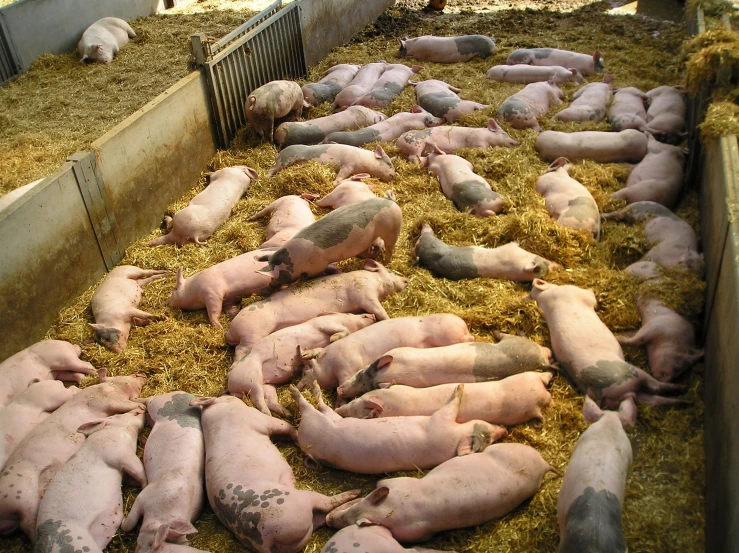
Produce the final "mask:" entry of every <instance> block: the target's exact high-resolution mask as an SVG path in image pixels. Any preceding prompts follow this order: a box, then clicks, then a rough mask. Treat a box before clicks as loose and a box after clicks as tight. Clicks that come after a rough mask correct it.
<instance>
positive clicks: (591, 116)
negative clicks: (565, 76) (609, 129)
mask: <svg viewBox="0 0 739 553" xmlns="http://www.w3.org/2000/svg"><path fill="white" fill-rule="evenodd" d="M612 81H613V75H606V76H605V77H603V82H600V83H590V84H586V85H585V86H583V87H581V88H579V89H578V90H577V91H576V92H575V94H573V96H572V98H573V100H574V101H573V102H572V104H571V105H570V107H568V108H565V109H563V110H562V111H560V112H559V113H557V114H556V115H555V116H554V117H553V118H552V119H553V120H554V121H565V122H572V121H592V122H593V123H599V122H600V121H603V119H605V118H606V108H607V107H608V103H609V102H610V101H611V98H613V87H612V86H611V82H612Z"/></svg>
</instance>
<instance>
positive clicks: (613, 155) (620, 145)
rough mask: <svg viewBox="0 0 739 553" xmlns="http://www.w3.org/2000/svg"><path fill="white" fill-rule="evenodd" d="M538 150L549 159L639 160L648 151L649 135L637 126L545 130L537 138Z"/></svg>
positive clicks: (605, 161) (608, 161)
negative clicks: (593, 129) (611, 130)
mask: <svg viewBox="0 0 739 553" xmlns="http://www.w3.org/2000/svg"><path fill="white" fill-rule="evenodd" d="M536 151H537V152H539V155H541V157H542V158H543V159H545V160H547V161H553V160H555V159H557V158H559V157H566V158H567V159H569V160H570V161H579V160H581V159H592V160H593V161H598V162H600V163H618V162H629V163H639V162H640V161H641V160H642V159H644V156H645V155H647V137H646V136H644V134H643V133H640V132H639V131H637V130H634V129H626V130H625V131H621V132H602V131H581V132H571V133H566V132H558V131H544V132H543V133H541V134H540V135H539V138H537V139H536Z"/></svg>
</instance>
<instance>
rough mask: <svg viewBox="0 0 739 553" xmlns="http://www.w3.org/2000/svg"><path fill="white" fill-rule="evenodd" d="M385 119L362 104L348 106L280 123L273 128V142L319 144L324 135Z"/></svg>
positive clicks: (383, 115)
mask: <svg viewBox="0 0 739 553" xmlns="http://www.w3.org/2000/svg"><path fill="white" fill-rule="evenodd" d="M385 119H387V116H386V115H385V114H383V113H380V112H379V111H373V110H371V109H369V108H367V107H364V106H350V107H348V108H347V109H345V110H344V111H342V112H340V113H334V114H332V115H327V116H326V117H318V118H317V119H311V120H310V121H302V122H299V121H295V122H287V123H282V124H281V125H280V126H279V127H277V130H275V142H276V143H277V144H278V145H279V146H280V147H281V148H285V147H287V146H292V145H293V144H306V145H310V144H319V143H320V142H323V140H324V139H325V138H326V136H328V135H330V134H332V133H336V132H339V131H354V130H357V129H361V128H364V127H367V126H369V125H374V124H375V123H379V122H380V121H384V120H385Z"/></svg>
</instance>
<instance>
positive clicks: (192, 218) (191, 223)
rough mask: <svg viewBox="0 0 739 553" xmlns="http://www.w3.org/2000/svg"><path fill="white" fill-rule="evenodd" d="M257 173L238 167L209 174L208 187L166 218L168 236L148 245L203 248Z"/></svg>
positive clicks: (249, 168)
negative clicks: (195, 246) (183, 207)
mask: <svg viewBox="0 0 739 553" xmlns="http://www.w3.org/2000/svg"><path fill="white" fill-rule="evenodd" d="M256 179H257V172H256V171H255V170H254V169H252V168H251V167H245V166H243V165H237V166H235V167H226V168H225V169H221V170H219V171H216V172H215V173H212V174H210V176H209V177H208V183H209V184H208V187H207V188H206V189H205V190H203V191H202V192H200V193H199V194H198V195H197V196H195V197H194V198H193V199H192V200H190V203H189V204H188V206H187V207H186V208H185V209H182V210H180V211H178V212H177V213H175V215H174V217H169V216H166V217H165V218H164V224H165V226H166V227H167V231H169V232H168V234H165V235H163V236H160V237H159V238H155V239H154V240H152V241H150V242H149V243H148V244H147V245H148V246H159V245H161V244H175V245H177V246H178V247H179V246H184V245H185V244H187V243H189V242H193V243H195V244H197V245H198V246H204V245H205V244H206V242H205V240H207V239H208V238H210V236H211V235H212V234H213V233H214V232H215V231H216V230H218V227H220V226H221V225H222V224H223V223H225V222H226V219H228V217H229V216H230V215H231V210H232V209H233V206H234V204H235V203H236V202H238V201H239V198H241V196H243V195H244V194H245V193H246V191H247V190H248V189H249V185H250V184H251V181H253V180H256Z"/></svg>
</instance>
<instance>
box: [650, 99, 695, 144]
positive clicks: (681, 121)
mask: <svg viewBox="0 0 739 553" xmlns="http://www.w3.org/2000/svg"><path fill="white" fill-rule="evenodd" d="M684 95H685V88H684V87H682V86H659V87H657V88H653V89H652V90H650V91H649V92H647V98H649V109H647V129H646V130H647V131H649V132H650V133H651V134H652V135H654V137H655V138H657V140H659V141H660V142H667V143H668V144H679V143H680V142H681V141H682V140H683V139H684V138H685V137H686V136H687V134H688V133H687V132H685V114H686V111H687V108H686V106H685V99H684Z"/></svg>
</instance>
